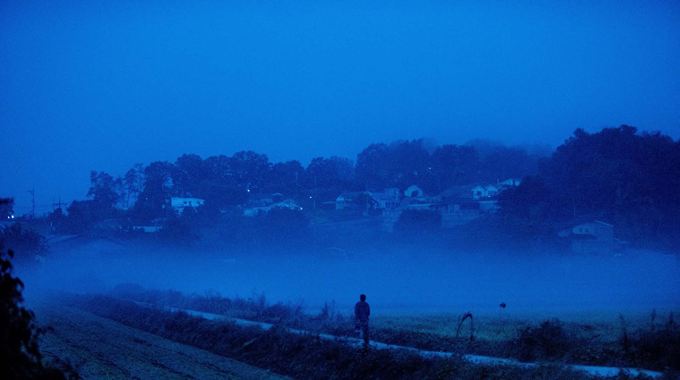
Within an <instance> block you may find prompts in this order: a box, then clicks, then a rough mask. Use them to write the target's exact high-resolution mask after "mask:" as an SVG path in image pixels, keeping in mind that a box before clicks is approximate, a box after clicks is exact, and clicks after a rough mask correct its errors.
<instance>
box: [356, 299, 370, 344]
mask: <svg viewBox="0 0 680 380" xmlns="http://www.w3.org/2000/svg"><path fill="white" fill-rule="evenodd" d="M370 315H371V307H370V306H368V302H366V295H365V294H362V295H360V296H359V302H357V303H356V305H354V321H355V324H356V327H357V329H358V330H359V331H361V335H362V337H363V338H364V348H368V317H369V316H370Z"/></svg>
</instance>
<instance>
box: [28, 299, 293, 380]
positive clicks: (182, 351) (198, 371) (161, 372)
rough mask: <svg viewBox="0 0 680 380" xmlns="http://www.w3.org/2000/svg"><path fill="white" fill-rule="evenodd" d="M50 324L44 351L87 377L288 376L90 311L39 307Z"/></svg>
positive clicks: (42, 319)
mask: <svg viewBox="0 0 680 380" xmlns="http://www.w3.org/2000/svg"><path fill="white" fill-rule="evenodd" d="M35 311H36V315H37V316H38V318H39V322H40V324H41V325H43V326H44V325H47V326H50V327H51V328H52V329H53V330H52V331H50V332H48V333H47V334H46V335H45V336H44V337H43V338H42V341H41V351H43V352H44V354H45V357H46V358H48V359H50V358H54V357H58V358H61V359H64V360H68V361H69V362H70V363H71V364H72V365H73V366H74V367H75V368H76V370H77V371H78V372H79V373H80V375H81V376H82V377H83V378H84V379H95V378H96V379H102V378H105V379H283V378H284V377H282V376H279V375H276V374H273V373H271V372H269V371H266V370H263V369H260V368H256V367H253V366H250V365H247V364H244V363H241V362H238V361H235V360H232V359H229V358H225V357H223V356H219V355H216V354H213V353H210V352H208V351H204V350H201V349H198V348H195V347H191V346H187V345H184V344H180V343H176V342H173V341H171V340H168V339H164V338H161V337H159V336H156V335H153V334H149V333H146V332H143V331H141V330H137V329H133V328H130V327H127V326H124V325H122V324H119V323H116V322H113V321H111V320H108V319H105V318H101V317H98V316H95V315H93V314H90V313H88V312H85V311H82V310H78V309H74V308H69V307H63V306H55V305H51V306H50V307H37V308H36V310H35Z"/></svg>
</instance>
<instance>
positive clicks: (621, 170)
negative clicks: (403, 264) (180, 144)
mask: <svg viewBox="0 0 680 380" xmlns="http://www.w3.org/2000/svg"><path fill="white" fill-rule="evenodd" d="M505 178H523V181H522V183H521V185H520V186H518V187H516V188H514V189H510V190H507V191H505V192H503V193H502V194H501V195H500V197H499V199H498V201H499V206H500V212H499V213H498V214H497V215H495V216H494V217H492V218H491V220H488V218H487V219H485V220H484V221H483V223H482V224H483V226H484V227H483V228H484V229H485V230H488V231H497V232H504V233H509V234H507V235H505V234H503V236H509V237H514V238H516V239H517V240H522V239H535V238H540V239H544V240H550V239H555V238H556V235H557V231H560V230H561V229H563V228H566V227H567V226H568V225H569V224H572V225H573V223H575V222H578V221H579V220H603V221H606V222H608V223H610V224H613V225H614V226H615V235H616V237H617V238H618V239H622V240H626V241H628V242H630V243H631V244H634V245H641V246H653V247H665V248H668V247H677V246H678V242H679V241H680V192H678V191H677V189H678V188H680V142H678V141H674V140H673V139H672V138H671V137H669V136H666V135H663V134H661V133H638V131H637V130H636V129H635V128H633V127H629V126H621V127H618V128H606V129H603V130H601V131H600V132H597V133H587V132H585V131H583V130H581V129H578V130H576V131H575V132H574V134H573V136H571V137H570V138H568V139H567V140H566V141H565V142H564V143H563V144H562V145H561V146H559V147H558V148H557V149H556V150H555V151H554V152H553V153H552V155H551V156H542V155H540V154H536V153H530V152H528V151H527V150H525V149H520V148H514V147H506V146H502V145H494V144H489V143H483V142H476V143H471V144H467V145H441V146H430V145H428V144H427V143H426V141H425V140H422V139H421V140H412V141H399V142H395V143H392V144H372V145H370V146H368V147H367V148H365V149H364V150H363V151H362V152H360V153H359V154H358V155H357V158H356V162H353V161H351V160H350V159H347V158H341V157H330V158H324V157H318V158H315V159H313V160H312V161H311V162H310V163H309V165H307V167H304V166H303V165H302V164H301V163H300V162H299V161H287V162H277V163H272V162H270V161H269V159H268V158H267V156H266V155H263V154H258V153H255V152H251V151H244V152H238V153H236V154H234V155H232V156H224V155H220V156H212V157H208V158H205V159H203V158H201V157H199V156H197V155H195V154H185V155H182V156H181V157H179V158H178V159H177V160H176V161H175V162H174V163H172V162H164V161H157V162H152V163H150V164H149V165H147V166H142V165H136V166H135V167H133V168H131V169H130V170H129V171H128V172H127V173H125V175H124V176H122V177H120V178H116V177H113V176H111V175H110V174H108V173H105V172H92V173H91V186H90V189H89V191H88V198H89V199H87V200H83V201H74V202H72V203H71V204H70V206H69V207H68V209H67V214H65V213H63V212H62V210H61V209H58V210H56V211H55V212H54V213H52V214H51V215H50V216H49V218H50V221H51V222H52V224H53V225H56V226H58V229H60V230H62V231H64V232H82V231H84V230H86V229H88V228H90V227H91V226H93V225H96V224H97V223H100V222H101V221H103V220H107V219H110V218H118V219H126V220H128V221H129V223H135V224H144V223H150V222H151V221H153V220H158V219H161V218H162V219H164V220H166V222H165V224H164V227H165V229H164V231H165V232H166V233H167V234H168V236H175V237H177V236H182V237H184V238H187V239H190V238H191V236H192V233H191V232H190V231H189V232H187V231H186V228H187V226H189V225H191V226H193V227H196V226H198V227H200V226H201V225H203V226H207V225H215V222H216V221H220V223H222V225H223V227H225V228H223V229H222V232H223V234H224V235H230V234H231V235H233V236H231V237H230V238H233V239H236V240H237V239H239V238H240V237H243V235H246V236H251V235H252V230H247V229H246V230H243V229H240V230H239V229H238V228H236V227H238V226H241V227H242V226H243V225H247V224H250V225H251V226H253V228H255V229H257V230H258V231H260V232H262V231H264V232H266V231H275V232H276V233H277V234H278V236H279V237H286V238H291V237H296V236H297V237H300V236H304V235H305V234H306V233H307V232H306V230H305V229H306V227H307V225H308V223H309V216H310V215H311V214H310V213H309V210H314V209H316V208H317V207H318V206H319V205H322V204H328V203H329V202H331V201H333V200H335V198H336V197H337V196H338V195H339V194H341V193H343V192H348V191H360V190H369V191H382V190H383V189H385V188H389V187H396V188H399V189H400V190H404V189H405V188H406V187H407V186H409V185H413V184H415V185H418V186H419V187H420V188H422V189H423V190H424V191H425V193H426V194H429V195H437V194H440V193H441V192H443V191H445V190H447V189H449V188H452V187H454V186H459V185H473V184H485V183H496V182H497V181H498V180H502V179H505ZM272 193H281V194H283V195H285V197H286V198H290V199H293V200H295V201H296V202H297V203H298V204H299V205H301V206H303V208H304V211H302V210H290V209H289V210H278V211H276V212H270V213H268V214H267V215H265V216H261V217H258V218H249V219H248V220H246V219H244V218H243V217H242V216H243V212H242V209H241V208H240V207H242V206H244V205H246V204H247V203H248V201H249V200H251V199H253V198H254V197H257V196H258V195H262V194H272ZM170 197H197V198H201V199H203V200H205V204H204V205H203V206H202V207H200V208H199V209H198V210H197V211H196V212H194V211H191V212H185V213H184V214H187V215H181V216H177V215H175V213H174V212H173V211H172V208H171V207H168V200H169V198H170ZM494 222H495V223H494ZM415 224H418V223H415ZM421 224H422V223H421ZM434 224H436V223H434ZM434 224H433V225H434ZM418 225H420V224H418ZM231 227H234V228H231ZM180 231H184V233H182V234H177V232H180ZM239 231H240V232H239ZM281 231H283V233H281ZM239 234H240V235H239ZM260 235H261V236H263V237H266V235H267V234H266V233H264V234H260ZM497 236H501V235H497Z"/></svg>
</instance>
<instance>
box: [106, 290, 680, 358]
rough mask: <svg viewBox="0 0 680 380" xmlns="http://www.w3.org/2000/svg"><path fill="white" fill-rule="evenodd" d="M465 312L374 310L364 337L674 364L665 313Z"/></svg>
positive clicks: (198, 306) (328, 326)
mask: <svg viewBox="0 0 680 380" xmlns="http://www.w3.org/2000/svg"><path fill="white" fill-rule="evenodd" d="M114 293H115V295H116V296H117V297H120V298H124V299H135V300H137V301H142V302H148V303H151V304H155V305H159V306H172V307H178V308H183V309H191V310H199V311H205V312H210V313H215V314H221V315H226V316H230V317H236V318H243V319H249V320H255V321H262V322H268V323H274V324H280V325H283V326H287V327H293V328H298V329H305V330H308V331H310V332H324V333H330V334H333V335H338V336H354V335H355V332H354V326H353V323H352V320H351V318H350V317H349V316H347V315H343V314H340V313H337V312H336V311H335V310H334V308H333V307H332V306H329V307H327V308H325V309H324V310H322V311H320V312H319V313H318V314H308V313H304V312H303V310H302V309H301V308H300V307H297V306H295V305H285V304H271V305H270V304H268V303H267V302H266V300H265V299H264V297H260V298H255V299H239V298H235V299H229V298H224V297H220V296H218V295H209V296H198V295H191V296H187V295H183V294H181V293H179V292H173V291H149V290H141V289H134V288H128V289H118V290H117V291H116V292H114ZM543 317H544V316H536V317H534V318H526V317H525V318H517V317H513V318H510V317H508V316H503V315H500V314H498V315H482V316H473V319H474V330H473V334H472V339H471V337H470V325H469V320H468V321H466V322H465V323H464V324H463V325H462V328H461V331H460V336H457V335H456V332H457V326H458V322H459V316H458V315H452V314H433V315H408V316H405V315H377V316H375V317H374V318H373V319H372V322H371V327H372V333H371V335H372V339H374V340H376V341H380V342H384V343H390V344H396V345H402V346H410V347H416V348H420V349H425V350H435V351H447V352H454V353H461V354H463V353H464V354H480V355H489V356H496V357H508V358H516V359H519V360H522V361H544V362H552V363H558V364H559V363H574V364H591V365H605V366H614V367H619V366H620V367H638V368H647V369H654V370H659V371H667V372H677V371H679V370H680V326H678V323H677V322H675V320H674V319H673V315H672V314H656V313H654V312H651V313H650V314H648V315H641V314H638V315H634V316H629V317H625V318H624V317H617V316H616V315H615V314H614V315H611V314H593V315H581V316H576V315H571V316H569V317H568V318H565V320H557V319H550V318H549V319H543Z"/></svg>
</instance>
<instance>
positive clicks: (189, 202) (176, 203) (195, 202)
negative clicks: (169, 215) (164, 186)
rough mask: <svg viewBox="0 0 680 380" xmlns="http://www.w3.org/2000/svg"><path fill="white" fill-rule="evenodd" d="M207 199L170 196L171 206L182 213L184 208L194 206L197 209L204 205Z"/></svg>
mask: <svg viewBox="0 0 680 380" xmlns="http://www.w3.org/2000/svg"><path fill="white" fill-rule="evenodd" d="M204 203H205V200H203V199H201V198H183V197H172V198H170V206H171V207H172V209H173V210H175V212H176V213H178V214H180V215H181V214H182V213H183V212H184V209H186V208H192V209H196V208H198V207H201V206H203V204H204Z"/></svg>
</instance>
